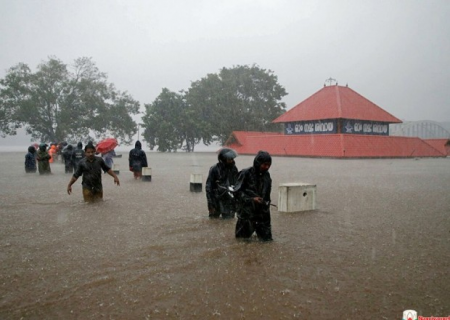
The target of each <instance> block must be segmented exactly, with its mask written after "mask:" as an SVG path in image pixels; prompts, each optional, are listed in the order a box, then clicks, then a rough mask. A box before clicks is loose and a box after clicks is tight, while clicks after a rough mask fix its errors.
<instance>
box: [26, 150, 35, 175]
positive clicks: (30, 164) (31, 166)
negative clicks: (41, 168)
mask: <svg viewBox="0 0 450 320" xmlns="http://www.w3.org/2000/svg"><path fill="white" fill-rule="evenodd" d="M36 170H37V167H36V149H35V148H34V146H29V147H28V153H27V154H26V155H25V172H27V173H36Z"/></svg>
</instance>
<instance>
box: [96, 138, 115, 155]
mask: <svg viewBox="0 0 450 320" xmlns="http://www.w3.org/2000/svg"><path fill="white" fill-rule="evenodd" d="M118 144H119V143H118V142H117V140H116V139H115V138H106V139H103V140H102V141H100V142H99V143H97V152H98V153H107V152H109V151H112V150H114V148H115V147H117V146H118Z"/></svg>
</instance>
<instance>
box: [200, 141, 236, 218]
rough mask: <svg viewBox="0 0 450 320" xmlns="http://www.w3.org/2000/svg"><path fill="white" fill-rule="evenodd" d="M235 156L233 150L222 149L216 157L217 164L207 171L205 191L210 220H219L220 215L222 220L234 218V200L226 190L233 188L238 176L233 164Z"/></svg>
mask: <svg viewBox="0 0 450 320" xmlns="http://www.w3.org/2000/svg"><path fill="white" fill-rule="evenodd" d="M236 156H237V154H236V152H235V151H234V150H232V149H228V148H223V149H222V150H220V151H219V155H218V156H217V158H218V160H219V162H218V163H217V164H215V165H214V166H212V167H211V168H210V169H209V174H208V178H207V179H206V187H205V190H206V200H207V202H208V211H209V217H210V218H219V217H220V216H221V215H222V218H223V219H231V218H234V214H235V211H236V206H235V199H234V195H233V194H232V193H230V192H229V189H228V188H229V187H230V186H233V187H234V184H235V183H236V179H237V176H238V169H237V168H236V165H235V162H234V158H236Z"/></svg>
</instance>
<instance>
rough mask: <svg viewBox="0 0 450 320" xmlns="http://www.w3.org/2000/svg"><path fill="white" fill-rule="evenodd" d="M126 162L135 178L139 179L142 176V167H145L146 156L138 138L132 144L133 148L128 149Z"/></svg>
mask: <svg viewBox="0 0 450 320" xmlns="http://www.w3.org/2000/svg"><path fill="white" fill-rule="evenodd" d="M128 164H129V167H130V171H132V172H133V174H134V178H135V179H140V178H141V177H142V167H147V166H148V164H147V156H146V155H145V152H144V151H143V150H142V145H141V142H140V141H139V140H138V141H136V143H135V144H134V149H131V150H130V154H129V156H128Z"/></svg>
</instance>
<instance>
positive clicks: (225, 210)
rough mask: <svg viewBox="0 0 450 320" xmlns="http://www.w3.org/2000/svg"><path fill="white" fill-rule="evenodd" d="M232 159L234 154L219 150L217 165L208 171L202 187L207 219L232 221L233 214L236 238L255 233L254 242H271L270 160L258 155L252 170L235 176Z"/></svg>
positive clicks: (267, 157)
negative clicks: (204, 185) (255, 238)
mask: <svg viewBox="0 0 450 320" xmlns="http://www.w3.org/2000/svg"><path fill="white" fill-rule="evenodd" d="M236 156H237V154H236V152H235V151H234V150H232V149H228V148H223V149H222V150H220V151H219V155H218V163H217V164H215V165H213V166H212V167H211V168H210V169H209V173H208V178H207V180H206V187H205V190H206V200H207V203H208V211H209V217H210V218H220V217H222V219H232V218H234V216H235V214H236V216H237V222H236V229H235V236H236V238H250V237H251V236H252V235H253V233H256V235H257V237H258V239H260V240H262V241H271V240H272V227H271V218H270V205H271V198H270V193H271V190H272V179H271V177H270V173H269V168H270V166H271V165H272V157H271V156H270V154H269V153H268V152H266V151H259V152H258V154H257V155H256V157H255V158H254V160H253V166H251V167H249V168H247V169H243V170H241V171H240V172H239V171H238V169H237V167H236V164H235V161H234V159H235V158H236Z"/></svg>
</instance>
